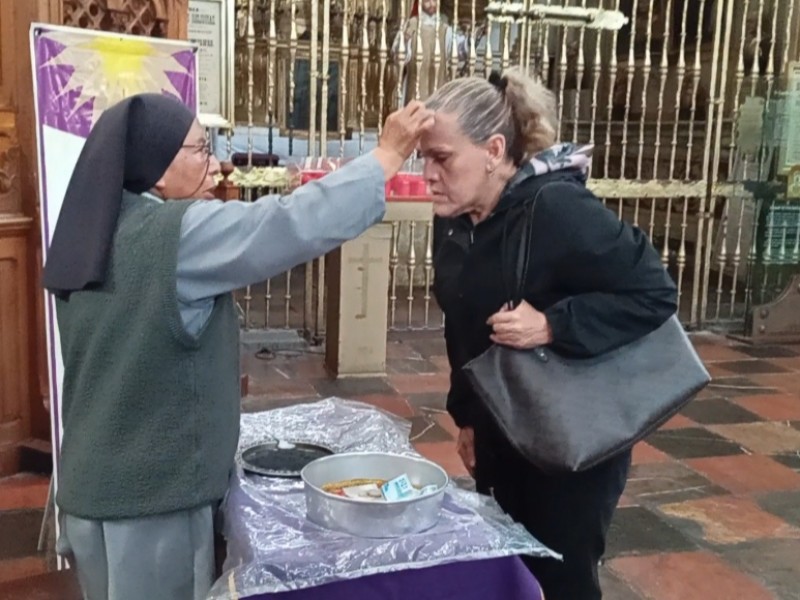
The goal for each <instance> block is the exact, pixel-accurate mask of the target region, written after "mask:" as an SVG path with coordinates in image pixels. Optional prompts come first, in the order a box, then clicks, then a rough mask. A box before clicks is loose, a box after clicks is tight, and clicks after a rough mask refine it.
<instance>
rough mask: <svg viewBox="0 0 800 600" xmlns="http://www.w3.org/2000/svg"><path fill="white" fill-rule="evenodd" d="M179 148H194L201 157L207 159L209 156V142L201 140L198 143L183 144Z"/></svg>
mask: <svg viewBox="0 0 800 600" xmlns="http://www.w3.org/2000/svg"><path fill="white" fill-rule="evenodd" d="M181 148H187V149H189V150H194V151H195V152H197V153H198V154H202V155H203V157H204V158H205V159H206V160H208V158H209V157H210V156H211V142H208V141H206V142H202V143H200V144H184V145H183V146H181Z"/></svg>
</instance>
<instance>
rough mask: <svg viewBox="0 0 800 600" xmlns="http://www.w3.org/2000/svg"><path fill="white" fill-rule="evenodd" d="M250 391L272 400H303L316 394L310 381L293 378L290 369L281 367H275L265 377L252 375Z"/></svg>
mask: <svg viewBox="0 0 800 600" xmlns="http://www.w3.org/2000/svg"><path fill="white" fill-rule="evenodd" d="M248 391H249V392H250V394H252V395H257V396H268V397H271V398H301V397H303V396H314V395H315V394H316V390H315V389H314V386H312V385H311V383H310V382H309V381H308V380H305V379H299V378H293V377H292V375H291V373H290V372H289V369H281V368H280V367H273V368H272V369H270V371H268V372H267V373H265V374H263V375H258V376H253V375H251V376H250V381H249V384H248Z"/></svg>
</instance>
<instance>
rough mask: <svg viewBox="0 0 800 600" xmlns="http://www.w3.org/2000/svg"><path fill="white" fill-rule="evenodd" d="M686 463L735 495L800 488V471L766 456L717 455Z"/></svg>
mask: <svg viewBox="0 0 800 600" xmlns="http://www.w3.org/2000/svg"><path fill="white" fill-rule="evenodd" d="M685 462H686V464H687V465H689V466H690V467H691V468H692V469H694V470H695V471H697V472H698V473H700V474H702V475H704V476H705V477H706V478H707V479H708V480H709V481H712V482H714V483H716V484H718V485H721V486H722V487H724V488H725V489H727V490H730V491H731V492H733V493H734V494H749V493H755V492H772V491H781V490H796V489H800V474H797V473H795V472H794V471H793V470H792V469H790V468H789V467H785V466H783V465H782V464H779V463H777V462H775V461H774V460H772V459H771V458H769V457H767V456H758V455H750V456H748V455H740V456H717V457H712V458H695V459H691V460H687V461H685Z"/></svg>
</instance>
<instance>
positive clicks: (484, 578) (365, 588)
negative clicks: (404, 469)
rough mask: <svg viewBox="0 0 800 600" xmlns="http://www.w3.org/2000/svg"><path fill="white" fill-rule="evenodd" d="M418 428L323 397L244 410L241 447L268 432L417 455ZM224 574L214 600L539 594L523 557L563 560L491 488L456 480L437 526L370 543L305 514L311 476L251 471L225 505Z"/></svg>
mask: <svg viewBox="0 0 800 600" xmlns="http://www.w3.org/2000/svg"><path fill="white" fill-rule="evenodd" d="M409 431H410V425H409V424H408V422H406V421H404V420H401V419H399V418H397V417H395V416H393V415H390V414H388V413H385V412H383V411H381V410H379V409H376V408H374V407H371V406H369V405H365V404H363V403H358V402H351V401H347V400H341V399H338V398H332V399H326V400H323V401H320V402H316V403H312V404H302V405H296V406H289V407H285V408H280V409H276V410H272V411H267V412H263V413H256V414H245V415H242V429H241V439H240V451H243V450H244V449H245V448H247V447H248V445H250V444H253V443H259V442H263V441H264V440H266V439H279V440H293V441H312V442H314V443H318V444H322V445H324V446H327V447H329V448H331V449H333V450H334V451H337V452H364V451H369V452H374V451H383V452H392V453H398V454H403V453H414V450H413V448H412V447H411V444H410V443H409V441H408V434H409ZM221 514H222V517H223V533H224V535H225V539H226V544H227V559H226V562H225V565H224V570H225V573H224V574H223V576H222V577H221V578H220V579H219V580H218V581H217V582H216V583H215V585H214V587H213V588H212V591H211V593H210V595H209V599H210V600H227V599H228V598H237V599H238V598H248V599H253V600H256V599H261V600H273V599H274V600H338V599H342V600H344V599H345V598H347V599H348V600H350V599H353V598H357V599H358V598H363V599H367V600H372V599H373V598H374V599H376V600H385V599H392V598H397V599H398V600H400V599H401V598H402V599H403V600H406V599H407V600H412V599H413V600H417V599H418V598H423V599H424V598H429V599H430V600H433V599H445V600H446V599H447V598H453V599H454V600H455V599H456V598H457V599H458V600H492V599H493V598H502V599H506V598H507V599H508V600H541V598H542V594H541V592H540V590H539V585H538V583H537V582H536V579H535V578H534V577H533V576H532V575H531V574H530V572H529V571H528V570H527V569H526V568H525V566H524V565H523V563H522V561H521V559H520V558H519V556H520V555H526V554H527V555H533V556H540V557H546V556H555V553H554V552H552V550H550V549H548V548H546V547H545V546H543V545H542V544H541V543H540V542H538V541H537V540H536V539H534V538H533V537H532V536H531V535H530V533H528V532H527V531H526V530H525V529H524V528H523V527H522V526H521V525H519V524H517V523H514V521H513V520H512V519H511V518H510V517H509V516H508V515H506V514H505V513H503V511H502V509H500V507H499V506H498V505H497V503H496V502H495V501H494V500H493V499H492V498H489V497H487V496H480V495H478V494H476V493H474V492H469V491H466V490H461V489H458V488H457V487H455V486H450V487H449V488H448V490H447V491H446V493H445V496H444V500H443V504H442V511H441V515H440V519H439V522H438V523H437V524H436V525H435V526H434V527H433V528H431V529H430V530H428V531H424V532H421V533H417V534H413V535H408V536H403V537H402V538H389V539H385V538H382V539H365V538H361V537H355V536H350V535H347V534H344V533H340V532H336V531H332V530H329V529H326V528H323V527H320V526H317V525H315V524H313V523H311V522H310V521H309V520H308V519H307V518H306V511H305V495H304V491H303V484H302V481H300V480H297V479H290V478H289V479H287V478H271V477H260V476H257V475H248V474H246V473H244V472H243V471H242V470H241V469H239V470H238V472H237V473H236V475H235V476H234V477H233V478H232V480H231V486H230V488H229V490H228V496H227V499H226V501H225V502H224V503H223V506H222V510H221Z"/></svg>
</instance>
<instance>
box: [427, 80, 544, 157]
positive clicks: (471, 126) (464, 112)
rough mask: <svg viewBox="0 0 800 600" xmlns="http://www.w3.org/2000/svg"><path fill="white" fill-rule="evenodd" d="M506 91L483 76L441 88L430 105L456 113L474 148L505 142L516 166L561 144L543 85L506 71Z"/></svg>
mask: <svg viewBox="0 0 800 600" xmlns="http://www.w3.org/2000/svg"><path fill="white" fill-rule="evenodd" d="M502 79H503V85H505V89H504V90H501V89H500V88H499V87H498V86H496V85H494V84H492V83H489V81H487V80H486V79H483V78H482V77H462V78H459V79H454V80H453V81H451V82H449V83H447V84H445V85H443V86H442V87H440V88H439V89H438V90H436V92H434V94H433V95H432V96H431V97H430V98H428V100H427V101H426V102H425V106H426V107H427V108H429V109H431V110H437V111H442V112H445V113H449V114H452V115H455V117H456V120H457V122H458V125H459V127H461V130H462V131H463V132H464V134H465V135H466V136H467V137H468V138H469V139H470V140H472V142H473V143H474V144H482V143H484V142H486V141H487V140H488V139H489V138H490V137H491V136H493V135H495V134H501V135H503V137H505V139H506V156H507V157H508V158H509V159H510V160H511V161H512V162H513V163H514V164H515V165H517V166H519V165H521V164H522V163H523V162H525V161H526V160H529V159H530V158H532V157H533V156H534V155H535V154H536V153H538V152H540V151H542V150H544V149H545V148H549V147H550V146H552V145H553V144H554V143H555V141H556V128H555V125H556V101H555V96H554V95H553V93H552V92H551V91H550V90H548V89H547V88H546V87H545V86H544V85H542V84H541V83H539V82H538V81H536V80H534V79H533V78H531V77H529V76H528V75H526V74H525V73H524V72H522V71H521V70H520V69H511V70H508V71H504V72H503V75H502Z"/></svg>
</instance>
